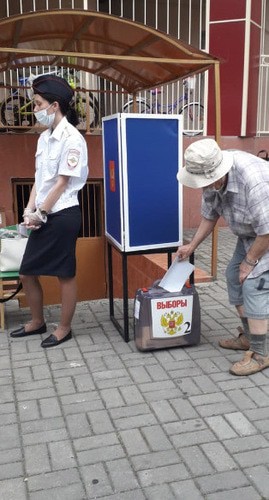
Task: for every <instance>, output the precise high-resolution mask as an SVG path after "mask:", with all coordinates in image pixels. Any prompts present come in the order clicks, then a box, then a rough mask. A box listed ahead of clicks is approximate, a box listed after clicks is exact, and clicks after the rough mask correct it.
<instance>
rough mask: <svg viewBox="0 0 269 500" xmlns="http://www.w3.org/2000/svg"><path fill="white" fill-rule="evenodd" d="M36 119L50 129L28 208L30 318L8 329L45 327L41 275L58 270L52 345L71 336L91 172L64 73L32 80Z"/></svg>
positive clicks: (25, 271)
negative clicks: (83, 194)
mask: <svg viewBox="0 0 269 500" xmlns="http://www.w3.org/2000/svg"><path fill="white" fill-rule="evenodd" d="M33 92H34V112H35V116H36V119H37V120H38V121H39V122H40V123H41V124H42V125H44V126H45V127H47V129H46V130H45V131H44V132H42V134H41V135H40V137H39V140H38V144H37V150H36V156H35V183H34V186H33V188H32V191H31V194H30V197H29V202H28V204H27V207H26V208H25V210H24V214H23V218H24V224H25V226H26V227H27V228H28V229H31V233H30V236H29V240H28V243H27V246H26V250H25V254H24V257H23V260H22V264H21V268H20V276H21V280H22V283H23V287H24V290H25V294H26V299H27V301H28V304H29V307H30V311H31V320H30V321H29V322H28V323H26V324H25V325H24V326H22V327H21V328H18V329H17V330H14V331H13V332H11V333H10V336H11V337H12V338H19V337H26V336H31V335H36V334H41V333H45V332H46V331H47V327H46V323H45V320H44V314H43V292H42V288H41V285H40V282H39V278H38V277H39V276H42V275H43V276H57V278H58V280H59V283H60V290H61V302H62V303H61V317H60V322H59V325H58V326H57V328H56V330H55V331H54V332H53V334H51V335H49V336H48V337H47V338H46V339H45V340H43V342H42V343H41V346H42V347H53V346H56V345H59V344H61V343H62V342H65V341H67V340H69V339H71V337H72V333H71V321H72V318H73V315H74V312H75V307H76V278H75V274H76V257H75V248H76V240H77V237H78V234H79V230H80V225H81V212H80V207H79V202H78V191H79V190H80V189H82V187H83V186H84V184H85V183H86V180H87V176H88V155H87V146H86V141H85V139H84V138H83V136H82V135H81V134H80V132H79V131H78V130H77V129H76V128H75V126H74V125H77V123H78V120H77V116H76V112H75V110H74V108H73V107H72V104H70V103H72V99H73V90H72V88H71V87H70V86H69V84H68V83H67V82H66V80H64V79H63V78H60V77H58V76H55V75H42V76H39V77H37V78H36V79H35V80H34V81H33Z"/></svg>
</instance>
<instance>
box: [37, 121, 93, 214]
mask: <svg viewBox="0 0 269 500" xmlns="http://www.w3.org/2000/svg"><path fill="white" fill-rule="evenodd" d="M35 167H36V172H35V185H36V201H35V203H36V207H37V208H38V207H40V206H41V205H42V203H43V202H44V201H45V199H46V197H47V195H48V193H49V192H50V190H51V188H52V187H53V186H54V185H55V182H56V180H57V177H58V175H66V176H68V177H69V181H68V185H67V188H66V190H65V191H64V193H63V194H62V195H61V196H60V198H59V199H58V200H57V202H56V203H55V205H53V207H52V209H51V210H50V212H51V213H52V212H58V211H59V210H63V209H64V208H68V207H73V206H74V205H78V191H79V190H80V189H82V187H83V186H84V184H85V183H86V180H87V177H88V151H87V145H86V141H85V139H84V137H83V136H82V135H81V133H80V132H79V131H78V130H77V129H76V128H75V127H74V126H73V125H71V123H69V122H68V120H67V119H66V118H65V117H64V118H63V119H62V120H61V121H60V123H58V125H57V127H55V129H54V131H53V132H52V133H51V130H50V129H48V130H45V131H44V132H42V134H41V135H40V137H39V140H38V143H37V150H36V162H35Z"/></svg>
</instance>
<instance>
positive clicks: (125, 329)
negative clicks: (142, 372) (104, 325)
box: [107, 241, 129, 342]
mask: <svg viewBox="0 0 269 500" xmlns="http://www.w3.org/2000/svg"><path fill="white" fill-rule="evenodd" d="M121 257H122V285H123V328H122V326H121V325H120V323H119V322H118V320H117V319H116V318H115V315H114V289H113V260H112V259H113V256H112V245H111V244H110V243H109V241H108V242H107V265H108V282H109V315H110V319H111V321H112V323H113V325H114V326H115V327H116V328H117V330H118V332H119V333H120V335H121V336H122V337H123V339H124V340H125V342H129V317H128V314H129V312H128V272H127V255H126V254H124V253H123V254H122V256H121Z"/></svg>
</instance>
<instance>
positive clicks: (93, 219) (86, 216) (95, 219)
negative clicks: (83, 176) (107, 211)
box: [12, 179, 104, 238]
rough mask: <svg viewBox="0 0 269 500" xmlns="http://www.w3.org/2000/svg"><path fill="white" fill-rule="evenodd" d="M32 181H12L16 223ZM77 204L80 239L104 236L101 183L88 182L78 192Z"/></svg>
mask: <svg viewBox="0 0 269 500" xmlns="http://www.w3.org/2000/svg"><path fill="white" fill-rule="evenodd" d="M33 183H34V180H33V179H13V181H12V188H13V200H14V214H15V221H16V223H19V222H21V220H22V214H23V211H24V208H25V207H26V205H27V202H28V199H29V196H30V192H31V189H32V186H33ZM79 204H80V208H81V213H82V224H81V229H80V233H79V237H80V238H96V237H102V236H103V235H104V222H103V221H104V218H103V208H104V204H103V182H102V180H101V179H100V180H99V179H98V180H89V181H87V183H86V184H85V186H84V188H83V189H82V190H81V191H80V192H79Z"/></svg>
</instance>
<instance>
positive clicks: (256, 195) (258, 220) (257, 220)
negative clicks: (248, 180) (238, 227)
mask: <svg viewBox="0 0 269 500" xmlns="http://www.w3.org/2000/svg"><path fill="white" fill-rule="evenodd" d="M248 210H249V216H250V218H251V224H252V227H253V229H254V231H255V233H256V234H257V235H259V236H262V235H264V234H269V183H267V182H259V183H258V184H256V185H255V186H254V187H253V188H251V189H250V190H249V193H248Z"/></svg>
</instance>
